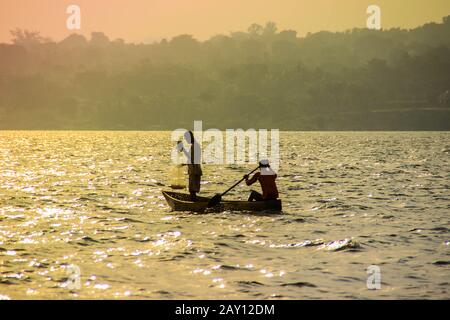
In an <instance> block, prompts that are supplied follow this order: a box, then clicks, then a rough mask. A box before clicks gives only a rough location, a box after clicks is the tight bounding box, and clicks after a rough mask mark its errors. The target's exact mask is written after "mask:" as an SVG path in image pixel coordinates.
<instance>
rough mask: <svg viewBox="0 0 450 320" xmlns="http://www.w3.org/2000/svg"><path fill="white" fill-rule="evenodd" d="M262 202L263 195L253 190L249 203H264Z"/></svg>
mask: <svg viewBox="0 0 450 320" xmlns="http://www.w3.org/2000/svg"><path fill="white" fill-rule="evenodd" d="M262 200H263V196H262V194H261V193H259V192H256V191H254V190H252V192H251V193H250V197H249V198H248V201H262Z"/></svg>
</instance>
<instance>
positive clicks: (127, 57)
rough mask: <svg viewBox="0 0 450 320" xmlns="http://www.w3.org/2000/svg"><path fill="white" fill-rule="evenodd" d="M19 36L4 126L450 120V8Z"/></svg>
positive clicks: (395, 126) (5, 85) (442, 125)
mask: <svg viewBox="0 0 450 320" xmlns="http://www.w3.org/2000/svg"><path fill="white" fill-rule="evenodd" d="M11 37H12V44H5V43H3V44H0V129H86V130H87V129H89V130H97V129H108V130H159V129H164V130H173V129H175V128H180V127H182V128H183V127H184V128H190V127H191V126H192V124H193V120H203V126H204V127H205V128H208V127H209V128H213V127H214V128H222V129H224V128H256V129H257V128H268V129H270V128H279V129H281V130H449V129H450V95H449V90H450V16H447V17H445V18H443V20H442V22H441V23H428V24H426V25H423V26H420V27H417V28H415V29H411V30H403V29H389V30H380V31H376V30H368V29H353V30H348V31H346V32H327V31H322V32H318V33H313V34H307V35H306V36H305V37H299V36H298V35H297V32H296V31H293V30H278V29H277V26H276V24H275V23H272V22H268V23H267V24H266V25H264V26H261V25H258V24H253V25H251V26H250V27H249V28H248V30H247V31H246V32H233V33H230V34H227V35H217V36H214V37H212V38H210V39H208V40H206V41H198V40H196V39H195V38H194V37H192V36H191V35H188V34H183V35H179V36H176V37H174V38H172V39H169V40H166V39H163V40H161V41H158V42H155V43H152V44H136V43H127V42H126V41H124V40H123V39H115V40H113V39H109V38H108V36H107V35H105V34H103V33H101V32H94V33H92V34H91V37H90V38H89V39H87V38H85V37H84V36H82V35H77V34H72V35H70V36H69V37H67V38H65V39H64V40H62V41H59V42H55V41H52V40H51V39H48V38H46V37H45V36H42V35H40V33H39V32H32V31H27V30H21V29H16V30H12V31H11Z"/></svg>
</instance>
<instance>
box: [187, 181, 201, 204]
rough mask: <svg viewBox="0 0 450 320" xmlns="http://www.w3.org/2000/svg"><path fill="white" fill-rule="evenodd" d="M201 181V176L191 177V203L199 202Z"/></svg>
mask: <svg viewBox="0 0 450 320" xmlns="http://www.w3.org/2000/svg"><path fill="white" fill-rule="evenodd" d="M200 180H201V176H199V175H190V176H189V194H190V195H191V201H195V200H197V192H200Z"/></svg>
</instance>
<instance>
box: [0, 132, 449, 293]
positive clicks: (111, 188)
mask: <svg viewBox="0 0 450 320" xmlns="http://www.w3.org/2000/svg"><path fill="white" fill-rule="evenodd" d="M169 136H170V133H169V132H33V131H29V132H13V131H11V132H8V131H7V132H0V297H3V298H11V299H72V298H86V299H103V298H120V299H127V298H128V299H215V298H217V299H314V298H319V299H329V298H337V299H354V298H357V299H366V298H367V299H379V298H385V299H398V298H432V299H434V298H444V299H449V298H450V292H449V283H450V233H449V231H450V229H449V226H450V216H449V212H450V210H449V209H450V192H449V181H450V179H449V178H450V175H449V168H450V166H449V164H450V163H449V154H450V133H448V132H441V133H438V132H436V133H433V132H427V133H421V132H418V133H412V132H402V133H399V132H395V133H394V132H372V133H366V132H360V133H346V132H340V133H337V132H326V133H325V132H316V133H305V132H281V133H280V139H281V142H280V157H281V159H280V162H281V167H280V170H279V177H278V180H277V181H278V185H279V189H280V192H281V197H282V199H283V206H284V212H283V214H279V215H255V214H251V213H232V212H224V213H220V214H208V215H194V214H189V213H175V212H170V210H169V208H168V206H167V204H166V202H165V200H164V199H163V197H162V196H161V190H164V189H167V188H168V187H166V185H168V184H169V178H170V177H169V172H170V170H169V169H170V168H171V166H170V153H169V150H170V148H171V146H172V143H171V142H170V139H169ZM249 169H252V166H246V167H245V166H243V167H242V166H241V167H240V166H204V177H203V178H204V184H203V185H202V194H207V195H210V194H214V193H216V192H219V191H224V190H225V189H227V187H228V186H230V185H232V184H233V183H234V182H235V181H237V180H239V179H240V178H241V177H242V175H243V174H245V173H246V172H247V171H249ZM248 192H249V188H248V187H246V186H244V185H241V186H239V187H238V188H236V189H235V190H234V191H233V192H231V193H230V194H229V196H227V198H228V199H245V198H246V197H247V195H248ZM69 265H76V266H77V267H78V268H79V271H80V275H81V276H80V286H81V287H80V288H79V289H73V288H72V289H71V287H70V286H69V287H68V286H67V278H68V277H71V276H70V274H69V273H68V270H69V268H68V266H69ZM370 265H376V266H378V267H379V268H380V272H381V289H379V290H369V289H368V288H367V284H366V281H367V278H368V276H369V275H368V273H367V268H368V267H369V266H370ZM70 270H72V269H70Z"/></svg>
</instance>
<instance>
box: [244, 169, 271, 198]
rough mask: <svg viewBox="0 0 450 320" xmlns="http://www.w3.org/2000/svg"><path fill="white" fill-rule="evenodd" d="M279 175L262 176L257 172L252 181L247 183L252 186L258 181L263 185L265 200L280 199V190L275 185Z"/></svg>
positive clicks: (249, 180)
mask: <svg viewBox="0 0 450 320" xmlns="http://www.w3.org/2000/svg"><path fill="white" fill-rule="evenodd" d="M276 178H277V175H276V174H275V175H262V174H261V172H257V173H255V174H254V175H253V177H252V178H251V179H248V180H247V181H245V183H246V184H247V185H248V186H251V185H252V184H254V183H255V182H256V181H259V183H260V184H261V189H262V191H263V199H264V200H272V199H278V188H277V184H276V183H275V179H276Z"/></svg>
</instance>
